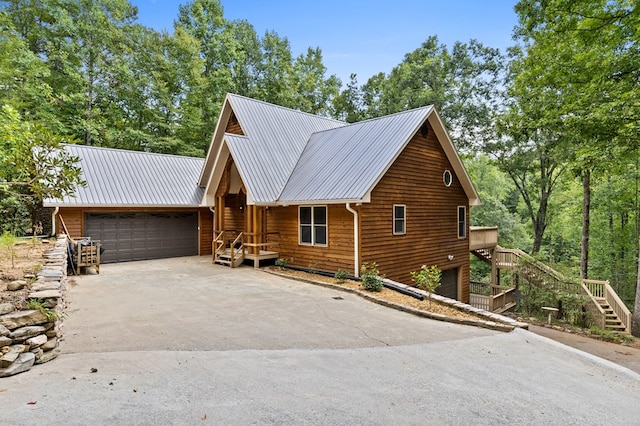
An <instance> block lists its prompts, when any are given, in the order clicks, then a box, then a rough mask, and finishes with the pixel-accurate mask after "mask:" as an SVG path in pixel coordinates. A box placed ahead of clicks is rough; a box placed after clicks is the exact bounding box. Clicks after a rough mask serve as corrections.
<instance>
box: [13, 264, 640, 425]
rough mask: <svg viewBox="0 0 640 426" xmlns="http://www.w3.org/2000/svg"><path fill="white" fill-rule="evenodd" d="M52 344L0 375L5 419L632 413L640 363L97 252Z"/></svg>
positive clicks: (318, 290)
mask: <svg viewBox="0 0 640 426" xmlns="http://www.w3.org/2000/svg"><path fill="white" fill-rule="evenodd" d="M68 296H69V306H68V317H67V318H66V320H65V324H64V328H63V330H64V341H62V343H61V348H62V353H61V355H60V356H59V357H58V358H57V359H56V360H54V361H52V362H49V363H47V364H44V365H41V366H38V367H37V368H33V369H32V370H30V371H29V372H27V373H23V374H19V375H16V376H12V377H8V378H5V379H0V406H1V407H2V410H1V413H0V419H1V422H2V424H8V425H32V424H35V423H36V422H42V420H43V419H46V421H47V423H48V424H52V425H56V424H64V425H86V424H116V425H122V424H126V425H130V424H135V425H156V424H163V425H164V424H169V425H195V424H198V425H202V424H207V423H209V424H225V425H227V424H229V425H236V424H238V425H245V424H269V425H272V424H309V425H317V424H321V425H357V424H367V425H390V424H393V425H405V424H407V425H408V424H437V425H441V424H442V425H449V424H450V425H458V424H474V425H477V424H479V425H501V424H505V425H532V424H533V425H538V424H540V425H563V426H566V425H582V424H602V423H607V424H621V425H622V424H625V425H626V424H636V423H637V419H639V418H640V405H639V404H638V403H637V395H638V392H640V375H638V374H636V373H634V372H632V371H630V370H628V369H626V368H623V367H620V366H618V365H616V364H613V363H611V362H608V361H605V360H603V359H601V358H598V357H595V356H593V355H590V354H586V353H584V352H581V351H579V350H576V349H573V348H570V347H568V346H565V345H562V344H559V343H557V342H555V341H552V340H550V339H547V338H545V337H541V336H537V335H535V334H533V333H530V332H528V331H525V330H515V331H514V332H511V333H500V332H495V331H490V330H486V329H480V328H473V327H469V326H462V325H456V324H449V323H443V322H438V321H433V320H429V319H425V318H418V317H414V316H412V315H409V314H406V313H403V312H399V311H395V310H392V309H389V308H385V307H382V306H379V305H376V304H373V303H371V302H368V301H366V300H363V299H360V298H358V297H357V296H355V295H351V294H348V293H342V292H339V291H336V290H332V289H327V288H324V287H317V286H313V285H310V284H304V283H299V282H296V281H290V280H287V279H284V278H281V277H276V276H273V275H270V274H267V273H264V272H261V271H256V270H253V269H252V268H238V269H233V270H231V269H228V268H224V267H220V266H214V265H211V263H210V261H209V259H208V258H199V257H194V258H182V259H169V260H160V261H145V262H135V263H126V264H117V265H105V266H103V267H102V268H101V273H100V275H95V276H82V277H78V278H77V279H76V285H75V286H72V287H71V288H70V289H69V292H68Z"/></svg>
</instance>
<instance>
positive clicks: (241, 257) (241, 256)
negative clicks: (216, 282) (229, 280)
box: [230, 232, 245, 268]
mask: <svg viewBox="0 0 640 426" xmlns="http://www.w3.org/2000/svg"><path fill="white" fill-rule="evenodd" d="M238 242H240V247H238V248H237V249H236V248H235V247H236V244H238ZM230 249H231V265H232V267H233V268H235V266H236V264H235V261H236V255H238V254H239V256H238V257H237V259H238V260H244V256H245V253H244V233H243V232H240V233H239V234H238V236H237V237H236V239H235V240H233V242H232V243H231V247H230Z"/></svg>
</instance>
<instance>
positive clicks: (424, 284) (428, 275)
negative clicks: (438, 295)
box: [411, 265, 442, 308]
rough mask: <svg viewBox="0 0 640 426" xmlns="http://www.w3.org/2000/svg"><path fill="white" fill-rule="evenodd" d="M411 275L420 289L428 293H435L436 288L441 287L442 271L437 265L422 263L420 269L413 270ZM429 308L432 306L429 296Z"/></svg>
mask: <svg viewBox="0 0 640 426" xmlns="http://www.w3.org/2000/svg"><path fill="white" fill-rule="evenodd" d="M411 277H412V278H413V281H414V282H415V283H416V286H418V288H419V289H421V290H424V291H426V292H428V293H435V291H436V289H437V288H438V287H440V278H441V277H442V271H441V270H440V269H438V267H437V266H436V265H431V266H427V265H422V268H420V271H418V272H416V271H412V272H411ZM429 308H431V298H429Z"/></svg>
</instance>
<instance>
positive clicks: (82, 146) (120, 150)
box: [61, 143, 205, 160]
mask: <svg viewBox="0 0 640 426" xmlns="http://www.w3.org/2000/svg"><path fill="white" fill-rule="evenodd" d="M61 145H62V146H63V147H80V148H81V149H94V150H101V151H115V152H125V153H127V154H142V155H153V156H159V157H172V158H185V159H193V160H204V159H205V158H204V157H192V156H190V155H178V154H165V153H163V152H152V151H136V150H133V149H124V148H109V147H106V146H94V145H82V144H79V143H64V144H61Z"/></svg>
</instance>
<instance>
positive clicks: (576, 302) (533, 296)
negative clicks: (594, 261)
mask: <svg viewBox="0 0 640 426" xmlns="http://www.w3.org/2000/svg"><path fill="white" fill-rule="evenodd" d="M519 289H520V291H521V292H522V300H521V301H520V304H519V311H520V312H521V313H522V314H524V315H528V316H533V317H536V318H539V319H540V320H541V321H545V320H546V319H547V318H548V315H549V313H548V312H547V311H544V310H543V309H542V307H543V306H549V307H553V308H558V309H560V312H559V314H560V317H561V318H562V319H563V320H565V321H566V322H567V324H570V325H574V326H578V327H587V326H588V325H589V322H590V320H589V317H588V313H587V311H586V309H584V306H585V304H586V303H591V302H590V301H589V300H588V298H587V296H586V295H582V294H576V293H574V292H570V291H557V290H547V289H542V288H540V287H537V286H534V285H531V284H530V283H529V282H527V281H524V282H522V281H521V282H520V286H519Z"/></svg>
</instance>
